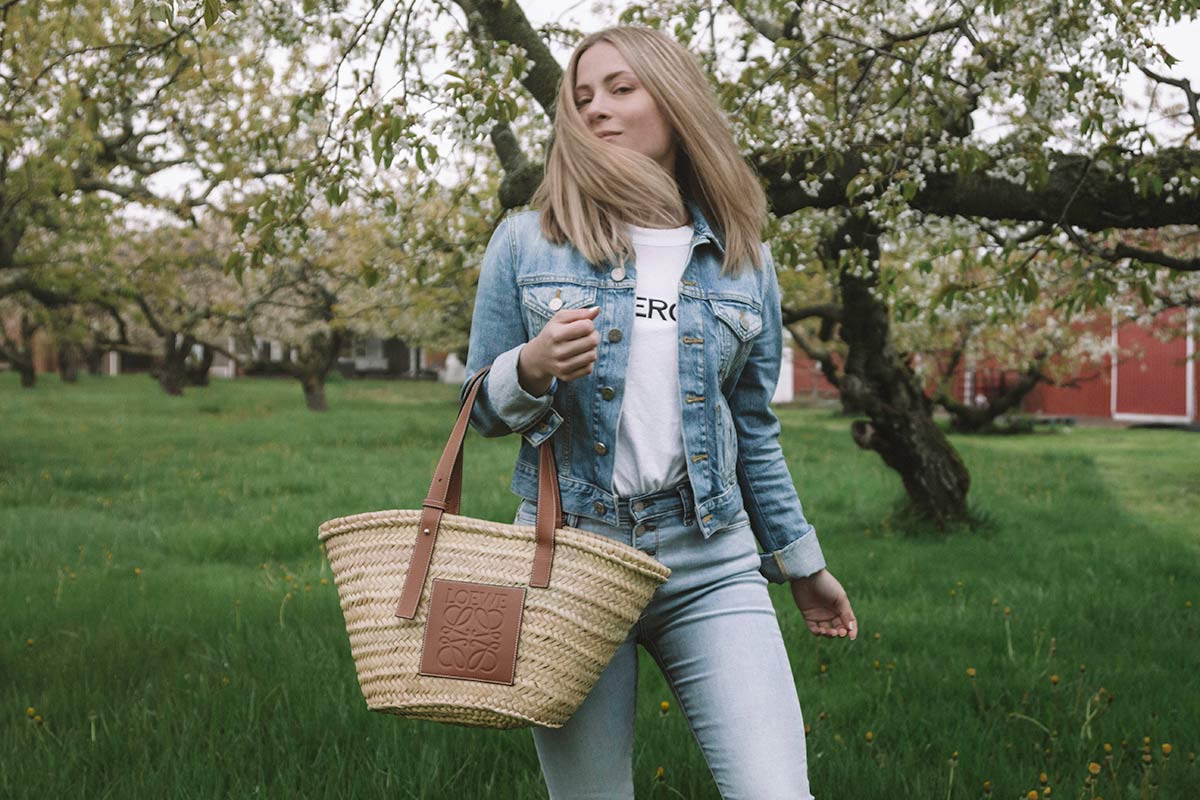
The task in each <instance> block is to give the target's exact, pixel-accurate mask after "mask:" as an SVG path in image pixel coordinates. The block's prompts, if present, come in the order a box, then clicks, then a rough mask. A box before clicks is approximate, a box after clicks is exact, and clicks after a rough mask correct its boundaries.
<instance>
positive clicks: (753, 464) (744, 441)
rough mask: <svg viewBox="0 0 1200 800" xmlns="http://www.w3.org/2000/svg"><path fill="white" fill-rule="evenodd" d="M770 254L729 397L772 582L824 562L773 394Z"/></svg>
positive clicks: (777, 340) (776, 351) (743, 482)
mask: <svg viewBox="0 0 1200 800" xmlns="http://www.w3.org/2000/svg"><path fill="white" fill-rule="evenodd" d="M763 251H764V256H765V258H766V268H765V270H764V273H765V287H764V291H763V307H762V315H763V324H762V330H761V331H759V334H758V336H756V337H755V338H754V340H753V342H752V343H751V350H750V355H749V357H748V358H747V360H746V364H745V366H744V367H743V368H742V372H741V374H740V376H739V377H738V380H737V384H736V385H735V386H734V390H733V392H732V394H731V396H730V399H729V403H730V411H731V412H732V414H733V421H734V427H735V429H736V430H737V446H738V455H737V477H738V484H739V486H740V487H741V491H742V500H743V501H744V504H745V507H746V511H747V513H748V514H749V516H750V525H751V528H752V529H753V531H754V535H755V537H756V538H757V539H758V541H759V543H760V544H761V545H762V548H763V550H764V552H763V553H761V554H760V558H761V559H762V566H761V568H760V569H759V572H760V573H761V574H762V575H763V576H764V577H765V578H766V579H767V580H768V581H770V582H772V583H785V582H787V581H788V580H791V579H793V578H803V577H806V576H808V575H812V574H813V573H815V572H818V571H820V570H821V569H823V568H824V567H825V557H824V556H823V555H822V553H821V545H820V544H819V543H818V542H817V532H816V530H815V529H814V528H813V526H812V525H810V524H809V522H808V520H806V519H805V518H804V511H803V509H802V507H801V505H800V498H799V497H798V496H797V494H796V486H795V484H794V483H793V481H792V475H791V473H790V472H789V470H788V466H787V463H786V462H785V461H784V457H783V448H782V447H780V445H779V431H780V425H779V419H778V417H776V416H775V412H774V411H773V410H772V409H771V397H772V396H773V395H774V394H775V387H776V385H777V384H778V383H779V371H780V363H781V361H782V357H783V356H782V354H783V319H782V317H783V315H782V311H781V309H780V306H779V302H780V300H779V276H778V275H776V274H775V263H774V260H773V259H772V257H771V253H770V248H769V247H768V246H767V245H765V244H764V245H763Z"/></svg>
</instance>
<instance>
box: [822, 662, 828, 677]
mask: <svg viewBox="0 0 1200 800" xmlns="http://www.w3.org/2000/svg"><path fill="white" fill-rule="evenodd" d="M828 669H829V667H828V666H826V665H825V664H822V665H821V674H822V675H824V674H825V673H826V671H828Z"/></svg>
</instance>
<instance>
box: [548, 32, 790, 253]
mask: <svg viewBox="0 0 1200 800" xmlns="http://www.w3.org/2000/svg"><path fill="white" fill-rule="evenodd" d="M597 42H608V43H609V44H611V45H612V46H613V47H615V48H616V49H617V51H618V52H619V53H620V54H621V56H622V57H623V58H624V59H625V61H626V62H627V63H628V64H629V66H630V68H631V69H632V70H633V72H634V74H635V75H636V76H637V78H638V80H639V81H640V83H641V84H642V86H644V87H645V89H646V90H647V91H648V92H649V93H650V96H651V97H652V98H653V99H654V101H655V102H656V103H657V104H658V107H659V109H660V110H661V111H662V113H663V116H664V117H665V118H666V120H667V122H668V123H669V124H670V126H671V128H672V129H673V131H674V141H675V146H676V158H675V161H676V169H675V173H676V174H675V175H670V174H668V172H667V170H665V169H664V168H663V167H662V165H660V164H659V163H658V162H657V161H655V160H654V159H652V158H650V157H649V156H645V155H642V154H641V153H637V152H635V151H633V150H630V149H628V148H625V147H613V146H611V145H608V144H606V143H604V142H603V141H602V140H600V139H598V138H597V137H596V136H595V134H593V133H592V132H591V130H590V129H589V128H588V125H587V121H586V120H585V119H584V118H583V116H582V114H581V113H580V111H579V109H577V108H576V107H575V99H574V88H575V79H576V78H575V76H576V70H577V67H578V64H579V58H580V57H581V56H582V55H583V53H584V52H585V51H586V50H587V49H588V48H589V47H591V46H592V45H594V44H596V43H597ZM687 198H691V199H692V200H693V201H694V202H695V203H696V205H697V206H698V207H699V208H700V209H701V211H702V213H703V214H704V216H705V218H706V220H707V222H708V223H709V226H710V227H711V228H712V229H713V232H714V233H715V234H716V235H717V237H718V238H720V239H721V242H722V244H723V245H724V248H725V257H724V260H723V261H722V264H721V271H722V274H724V275H729V274H733V275H740V274H741V272H742V270H743V269H745V265H746V264H747V263H752V264H753V265H754V266H755V267H761V266H762V264H763V260H762V251H761V243H762V236H761V231H762V227H763V224H764V223H765V221H766V214H767V199H766V195H765V193H764V192H763V189H762V186H761V184H759V182H758V177H757V176H756V175H755V173H754V171H753V170H752V169H751V168H750V165H749V164H747V163H746V161H745V159H744V158H743V157H742V155H741V153H740V152H739V151H738V148H737V144H736V143H735V141H734V138H733V131H732V129H731V128H730V126H729V121H728V120H727V119H726V117H725V114H724V112H723V111H722V110H721V107H720V105H719V103H718V102H717V99H716V96H715V95H714V93H713V91H712V88H711V86H710V85H709V83H708V79H707V78H706V77H705V74H704V71H703V70H702V69H701V68H700V65H699V64H698V63H697V62H696V60H695V59H694V58H693V57H692V54H691V53H689V52H688V50H687V49H686V48H685V47H684V46H683V45H681V44H680V43H679V42H677V41H675V40H674V39H672V38H671V37H669V36H667V35H666V34H664V33H661V32H659V31H657V30H654V29H653V28H646V27H641V26H633V25H620V26H616V27H611V28H605V29H604V30H600V31H596V32H595V33H592V34H589V35H588V36H586V37H584V39H582V40H581V41H580V42H579V44H578V45H577V46H576V48H575V51H574V52H573V53H572V54H571V60H570V61H569V62H568V64H567V68H566V70H565V71H564V74H563V79H562V83H561V84H560V85H559V87H558V98H557V100H556V103H555V119H554V131H553V137H552V144H551V147H550V152H549V154H548V155H547V158H546V170H545V176H544V177H543V179H542V183H541V185H539V186H538V188H537V190H536V191H535V192H534V194H533V197H532V198H531V200H530V205H531V206H533V207H534V208H539V209H541V211H542V214H541V228H542V234H543V235H544V236H545V237H546V238H547V239H548V240H550V241H551V242H554V243H555V244H562V243H563V242H564V241H567V240H569V241H570V242H571V244H573V245H574V246H575V248H576V249H578V250H579V251H580V252H581V253H582V254H583V256H584V257H585V258H586V259H587V260H588V261H589V262H590V263H591V264H593V265H594V266H596V267H597V268H598V269H600V268H604V264H605V262H609V263H614V264H615V263H618V262H624V261H626V260H631V261H632V260H633V254H634V251H633V245H632V242H631V241H630V239H629V234H628V232H627V231H626V229H625V227H624V224H622V223H628V224H633V225H642V226H646V227H673V226H675V225H677V224H678V220H679V219H680V218H681V217H682V216H685V215H686V199H687Z"/></svg>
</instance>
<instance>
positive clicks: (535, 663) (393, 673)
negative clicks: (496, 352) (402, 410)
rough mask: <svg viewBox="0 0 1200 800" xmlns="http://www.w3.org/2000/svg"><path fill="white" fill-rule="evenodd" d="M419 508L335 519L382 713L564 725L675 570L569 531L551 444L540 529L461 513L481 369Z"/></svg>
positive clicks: (366, 675)
mask: <svg viewBox="0 0 1200 800" xmlns="http://www.w3.org/2000/svg"><path fill="white" fill-rule="evenodd" d="M488 369H490V367H484V368H483V369H481V370H479V372H477V373H476V374H475V375H474V376H472V380H473V381H474V383H473V385H472V386H471V389H470V392H469V393H468V395H467V398H466V400H465V401H464V403H463V406H462V409H461V410H460V411H459V414H458V421H457V422H456V423H455V426H454V430H453V431H452V432H451V434H450V439H449V441H448V442H447V443H446V448H445V450H443V451H442V457H441V460H440V461H439V462H438V465H437V470H436V472H435V473H434V476H433V483H432V485H431V486H430V488H429V495H428V497H426V498H425V502H424V504H423V505H422V507H421V508H419V509H408V510H399V511H373V512H367V513H363V514H354V515H352V516H348V517H339V518H338V519H331V520H329V521H328V522H326V523H324V524H322V525H321V526H320V529H319V534H318V538H319V539H320V541H321V542H322V543H323V544H324V548H325V555H326V557H327V558H328V559H329V564H330V566H331V567H332V569H333V580H334V583H336V584H337V589H338V597H339V599H340V601H341V606H342V613H343V614H344V615H345V618H346V630H347V632H348V633H349V635H350V652H351V654H352V655H353V656H354V666H355V669H356V670H357V672H358V683H359V686H360V687H361V688H362V692H363V695H364V697H366V700H367V707H368V708H369V709H371V710H372V711H381V712H386V713H391V714H396V715H399V716H402V717H411V718H416V719H424V720H431V721H434V722H448V723H452V724H455V725H466V726H470V727H482V728H520V727H526V726H529V725H539V726H545V727H550V728H558V727H561V726H562V725H563V723H564V722H566V721H567V720H568V719H569V718H570V717H571V715H572V714H573V713H575V710H576V709H577V708H578V707H579V706H580V704H581V703H583V700H584V698H585V697H586V696H587V694H588V692H589V691H591V689H592V687H593V686H594V685H595V684H596V682H597V681H598V680H599V678H600V673H601V672H602V671H603V670H604V668H605V666H607V665H608V662H609V661H610V660H611V659H612V657H613V655H614V654H615V653H616V651H617V648H618V647H619V646H620V645H621V643H622V642H623V641H624V640H625V637H626V636H627V635H628V633H629V630H630V628H632V627H633V624H634V623H635V622H637V619H638V617H639V615H640V614H641V613H642V611H643V610H644V609H645V607H646V605H647V604H648V603H649V602H650V597H651V596H652V595H653V594H654V590H655V589H657V588H658V586H659V585H660V584H662V583H663V582H665V581H666V579H667V577H668V576H669V575H670V574H671V571H670V570H669V569H668V568H667V567H665V566H663V565H662V564H660V563H659V562H658V561H656V560H655V559H653V558H652V557H650V556H649V555H647V554H645V553H643V552H641V551H640V550H637V549H636V548H633V547H630V546H628V545H624V544H621V543H620V542H617V541H614V540H612V539H609V538H607V537H604V536H600V535H599V534H595V533H592V532H590V531H585V530H580V529H578V528H567V527H563V517H562V499H561V498H560V496H559V489H558V470H557V468H556V465H555V461H554V451H553V449H552V448H551V444H550V441H549V440H547V441H546V442H544V443H543V444H542V445H540V446H539V448H538V449H539V452H540V462H539V469H538V513H537V524H536V525H516V524H507V523H501V522H491V521H488V520H482V519H474V518H472V517H466V516H461V515H459V513H458V510H459V500H460V498H461V494H462V448H463V438H464V436H465V434H466V430H467V423H468V420H469V419H470V416H471V409H472V408H473V406H474V405H475V396H476V394H477V393H478V391H479V386H480V384H481V383H482V378H483V375H484V374H485V373H486V372H487V370H488Z"/></svg>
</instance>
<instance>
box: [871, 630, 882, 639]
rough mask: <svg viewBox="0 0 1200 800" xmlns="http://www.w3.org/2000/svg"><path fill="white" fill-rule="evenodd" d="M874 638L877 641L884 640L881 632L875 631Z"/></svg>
mask: <svg viewBox="0 0 1200 800" xmlns="http://www.w3.org/2000/svg"><path fill="white" fill-rule="evenodd" d="M872 636H873V638H874V639H875V640H876V641H879V640H880V639H881V638H883V634H882V633H880V632H879V631H875V633H874V634H872Z"/></svg>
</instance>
